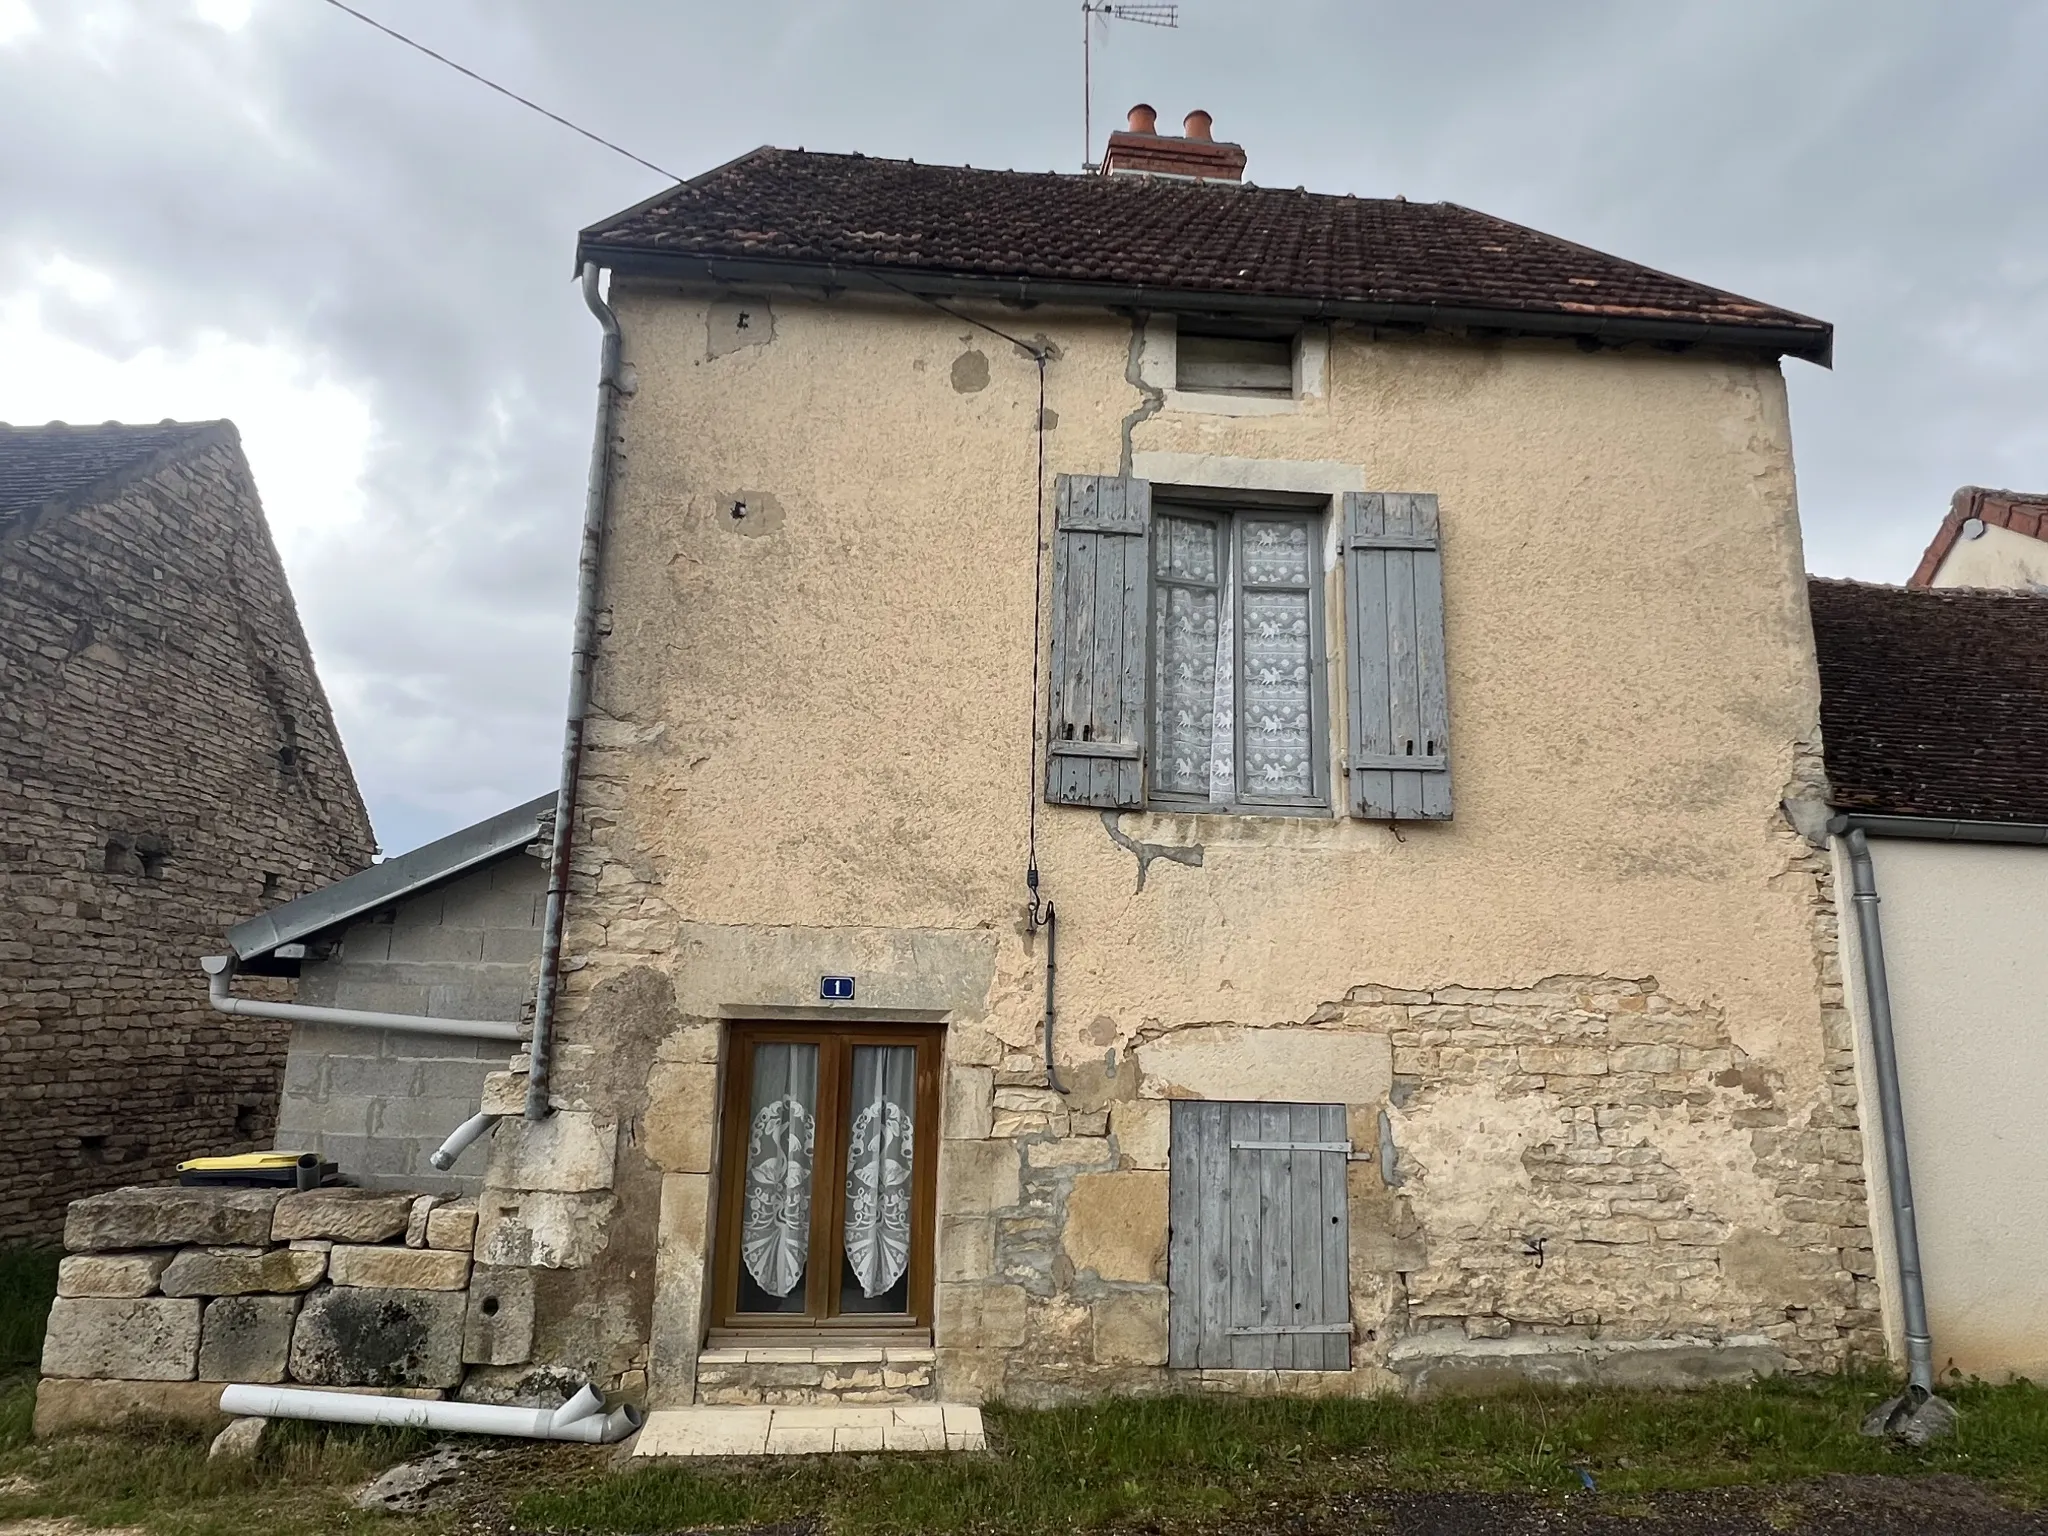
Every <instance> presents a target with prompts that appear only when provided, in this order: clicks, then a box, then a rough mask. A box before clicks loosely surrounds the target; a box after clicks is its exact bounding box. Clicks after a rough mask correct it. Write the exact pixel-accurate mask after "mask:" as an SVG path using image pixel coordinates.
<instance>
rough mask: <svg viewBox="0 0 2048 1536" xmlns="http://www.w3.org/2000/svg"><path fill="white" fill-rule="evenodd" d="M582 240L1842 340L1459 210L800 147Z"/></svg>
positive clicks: (914, 273)
mask: <svg viewBox="0 0 2048 1536" xmlns="http://www.w3.org/2000/svg"><path fill="white" fill-rule="evenodd" d="M578 251H579V257H578V259H579V260H583V259H591V260H597V261H600V262H603V263H605V264H606V265H610V266H613V267H616V268H618V269H620V270H623V271H636V270H637V271H646V272H650V273H654V272H661V271H675V270H678V269H689V270H704V269H705V268H706V266H707V263H708V264H709V268H710V270H713V271H729V272H730V274H731V275H733V276H735V277H745V276H747V275H748V270H747V269H748V268H751V269H752V270H753V271H754V272H755V273H757V274H758V273H759V272H760V271H761V270H762V269H763V268H766V267H774V268H801V269H810V270H813V271H818V272H820V273H821V275H822V272H823V269H831V271H832V272H833V273H835V274H841V275H850V274H852V273H856V272H866V273H878V274H883V275H885V276H887V277H891V278H894V279H896V280H898V281H903V282H906V283H907V284H910V285H912V286H915V287H917V289H918V291H920V292H929V291H932V289H931V287H930V286H929V285H930V284H931V283H932V282H934V281H935V280H936V281H938V283H939V286H940V287H942V288H943V287H946V286H947V285H948V284H950V285H952V286H953V288H954V289H956V290H957V291H962V292H968V291H974V290H975V287H976V285H979V286H980V287H981V288H983V289H989V288H991V287H993V289H994V290H995V291H999V292H1003V293H1005V294H1007V295H1009V296H1025V295H1028V294H1029V293H1030V292H1031V289H1032V285H1039V287H1040V289H1041V290H1042V288H1043V285H1046V284H1058V285H1065V286H1068V287H1080V288H1085V289H1087V290H1090V292H1091V293H1095V292H1096V291H1099V292H1100V301H1103V302H1115V301H1116V299H1117V298H1118V297H1122V298H1124V299H1125V300H1127V301H1136V300H1138V299H1144V300H1146V301H1148V302H1151V303H1153V304H1155V305H1159V306H1162V307H1169V308H1171V307H1180V308H1197V307H1203V306H1204V305H1206V306H1207V307H1213V308H1217V309H1221V310H1231V309H1243V308H1250V307H1284V308H1289V309H1291V310H1292V311H1294V312H1297V313H1299V312H1314V313H1325V314H1330V315H1339V314H1354V315H1357V316H1359V317H1360V318H1376V317H1380V316H1381V312H1384V318H1387V319H1389V320H1401V319H1414V320H1427V319H1429V318H1432V317H1435V318H1441V319H1445V320H1447V321H1453V322H1455V323H1461V324H1477V323H1481V319H1480V317H1483V316H1495V317H1509V318H1510V319H1511V318H1512V317H1516V316H1519V317H1523V318H1524V319H1526V320H1530V321H1534V320H1537V319H1538V318H1539V317H1540V318H1541V320H1542V323H1541V324H1534V325H1531V326H1530V327H1529V328H1531V329H1538V330H1543V331H1547V332H1551V333H1558V332H1563V333H1566V334H1579V333H1584V334H1606V335H1610V336H1616V337H1619V336H1625V335H1631V334H1642V335H1649V334H1655V335H1665V336H1669V337H1671V338H1672V339H1686V338H1688V337H1689V338H1690V339H1693V340H1700V339H1705V335H1706V333H1707V332H1710V331H1711V332H1717V333H1725V334H1726V335H1727V337H1728V339H1729V340H1731V341H1735V342H1740V343H1745V344H1751V345H1763V346H1768V347H1771V348H1772V349H1774V350H1779V351H1786V352H1791V353H1794V354H1796V355H1800V356H1807V357H1813V358H1816V359H1818V360H1822V361H1825V360H1826V358H1827V355H1828V350H1829V346H1830V343H1831V337H1832V331H1831V328H1830V327H1829V326H1828V325H1826V324H1825V323H1823V322H1821V321H1818V320H1813V319H1809V318H1808V317H1806V316H1804V315H1798V314H1793V313H1791V312H1790V311H1788V310H1782V309H1774V308H1772V307H1771V306H1769V305H1766V304H1759V303H1757V302H1755V301H1754V300H1751V299H1745V298H1741V297H1738V296H1737V295H1735V294H1732V293H1724V292H1722V291H1721V290H1720V289H1717V288H1709V287H1706V286H1704V285H1702V284H1699V283H1693V282H1688V281H1686V280H1685V279H1684V278H1679V277H1672V276H1670V275H1669V274H1667V273H1663V272H1657V271H1653V270H1652V269H1650V268H1648V267H1643V266H1638V265H1636V264H1635V263H1634V262H1629V261H1622V260H1620V259H1619V258H1617V257H1613V256H1606V255H1602V254H1601V253H1600V252H1598V251H1593V250H1588V249H1587V248H1586V247H1584V246H1581V245H1574V244H1572V243H1571V242H1569V241H1566V240H1559V239H1557V238H1555V237H1553V236H1550V235H1545V234H1539V233H1538V232H1537V231H1535V230H1532V229H1526V228H1524V227H1523V226H1521V225H1519V224H1510V223H1508V222H1507V221H1506V220H1503V219H1496V218H1492V217H1490V216H1489V215H1487V214H1483V213H1477V212H1475V211H1473V210H1472V209H1470V208H1463V207H1460V206H1458V205H1457V204H1455V203H1411V202H1407V201H1405V200H1403V199H1400V198H1392V199H1388V198H1363V197H1336V196H1330V195H1327V194H1321V193H1311V192H1304V191H1298V190H1297V191H1287V190H1282V189H1279V188H1273V187H1258V186H1251V185H1246V184H1241V183H1234V182H1226V181H1208V182H1192V181H1181V180H1177V179H1172V178H1159V177H1148V176H1081V175H1060V174H1055V173H1052V172H1042V173H1041V172H1023V171H985V170H974V169H971V168H968V167H964V166H935V165H918V164H915V163H913V162H910V161H903V160H878V159H871V158H868V157H866V156H863V155H831V154H815V153H807V152H806V151H803V150H786V149H759V150H755V151H754V152H753V153H752V154H749V155H744V156H742V157H741V158H740V159H738V160H735V161H733V162H731V163H730V164H728V165H723V166H720V167H719V168H718V169H716V170H713V171H707V172H706V173H705V174H703V175H702V176H698V177H696V178H694V179H693V180H690V181H687V182H684V183H682V184H681V185H679V186H677V187H674V188H672V189H671V190H669V191H668V192H666V193H663V194H662V195H660V196H658V197H655V198H652V199H650V200H649V201H648V202H645V203H643V204H641V205H640V206H639V207H637V208H632V209H628V210H627V211H626V212H624V213H621V214H618V215H616V216H614V217H612V218H610V219H606V220H604V221H602V222H601V223H598V224H595V225H593V226H592V227H591V228H589V229H587V230H585V231H584V232H583V236H582V240H581V242H580V245H579V247H578ZM741 264H745V266H744V267H742V266H741ZM913 278H914V279H916V280H917V281H916V282H915V283H911V280H912V279H913ZM1644 328H1648V329H1647V330H1645V329H1644Z"/></svg>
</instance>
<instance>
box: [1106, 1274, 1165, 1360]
mask: <svg viewBox="0 0 2048 1536" xmlns="http://www.w3.org/2000/svg"><path fill="white" fill-rule="evenodd" d="M1088 1313H1089V1324H1090V1352H1091V1354H1092V1355H1093V1357H1094V1360H1095V1363H1096V1364H1097V1365H1164V1364H1166V1292H1165V1290H1164V1289H1160V1290H1156V1291H1152V1290H1147V1291H1113V1292H1111V1293H1110V1294H1109V1295H1107V1296H1102V1297H1098V1298H1097V1299H1096V1300H1095V1301H1094V1302H1093V1303H1091V1304H1090V1305H1089V1308H1088Z"/></svg>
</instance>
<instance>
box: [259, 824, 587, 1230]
mask: <svg viewBox="0 0 2048 1536" xmlns="http://www.w3.org/2000/svg"><path fill="white" fill-rule="evenodd" d="M546 886H547V881H546V874H545V869H544V866H543V865H542V863H541V861H540V860H539V859H537V858H534V857H533V856H531V855H530V854H527V853H524V852H514V853H508V854H505V855H504V856H502V857H501V858H498V859H495V860H493V861H492V862H491V863H489V864H486V865H482V866H480V867H478V868H476V869H472V870H469V871H467V872H466V873H464V874H462V875H460V876H457V877H456V878H455V879H453V880H450V881H448V882H447V883H446V884H444V885H440V886H436V887H435V888H433V889H432V890H428V891H422V892H420V893H419V894H418V895H415V896H412V897H410V898H408V899H407V900H405V901H402V902H398V903H396V904H395V905H393V906H390V907H387V908H384V909H382V910H380V911H378V912H375V913H372V914H371V915H369V916H368V917H366V918H364V919H363V920H361V921H358V922H356V923H353V924H351V925H350V926H349V928H348V929H347V931H346V932H344V933H343V934H342V936H341V940H340V943H339V945H338V946H337V947H336V949H335V950H334V951H333V953H332V954H331V955H330V956H329V957H328V958H327V959H324V960H317V961H309V962H308V963H307V964H306V965H305V966H304V968H303V970H302V972H301V975H300V980H299V1000H300V1001H301V1002H305V1003H311V1004H315V1005H317V1006H321V1007H330V1008H365V1009H373V1010H376V1011H378V1012H383V1013H415V1014H425V1015H428V1016H430V1017H436V1018H450V1019H503V1020H507V1021H514V1020H517V1019H519V1018H520V1017H521V1014H522V1011H523V1010H525V1009H526V1008H528V1007H529V1006H530V1004H531V1002H532V991H533V968H534V965H535V963H536V962H537V961H538V960H539V958H540V922H541V908H542V905H543V903H544V901H545V899H546ZM512 1049H513V1048H512V1046H511V1045H510V1044H507V1043H502V1042H499V1041H494V1040H469V1039H464V1038H463V1037H461V1036H457V1035H448V1036H434V1035H419V1034H412V1033H409V1032H406V1033H401V1032H399V1031H396V1030H368V1029H352V1028H348V1027H345V1026H339V1025H328V1024H301V1025H299V1026H297V1027H296V1028H295V1029H294V1031H293V1034H292V1042H291V1054H290V1057H289V1059H288V1061H287V1062H286V1066H285V1077H284V1099H283V1105H282V1108H281V1110H280V1113H279V1117H278V1127H277V1145H278V1146H280V1147H292V1148H296V1149H299V1150H305V1151H315V1152H318V1153H319V1154H320V1155H321V1156H322V1157H325V1158H329V1159H331V1160H332V1161H334V1162H335V1163H337V1164H338V1165H339V1166H340V1168H341V1172H342V1174H343V1176H345V1177H346V1178H348V1179H350V1180H352V1181H353V1182H355V1183H358V1184H362V1185H364V1186H366V1187H370V1188H398V1187H402V1188H406V1189H418V1190H424V1191H431V1192H437V1193H457V1192H459V1193H467V1194H473V1193H475V1192H476V1191H478V1190H479V1189H480V1188H481V1187H482V1184H483V1173H484V1168H485V1165H486V1163H487V1162H488V1160H489V1156H490V1141H489V1139H488V1138H486V1139H484V1140H482V1141H479V1142H477V1143H476V1144H475V1145H474V1146H472V1147H471V1148H470V1150H469V1151H467V1152H466V1153H464V1154H463V1156H462V1158H461V1160H460V1161H459V1162H458V1163H457V1164H456V1165H455V1167H454V1168H453V1169H451V1170H450V1171H449V1172H447V1173H442V1172H441V1171H440V1170H438V1169H436V1168H435V1167H434V1166H433V1164H431V1163H430V1162H428V1160H427V1159H428V1156H429V1154H431V1153H432V1152H433V1150H434V1149H435V1148H436V1147H438V1146H439V1145H440V1144H441V1142H442V1141H443V1140H444V1139H446V1137H447V1135H448V1133H449V1132H450V1131H452V1130H454V1129H455V1127H456V1126H458V1125H460V1124H461V1123H462V1122H463V1121H464V1120H466V1119H468V1118H469V1117H470V1116H471V1115H473V1114H475V1113H476V1111H477V1105H478V1103H479V1102H480V1100H481V1098H482V1096H483V1090H484V1078H485V1076H486V1074H488V1073H490V1072H492V1071H494V1070H497V1069H500V1068H502V1067H503V1066H504V1065H505V1062H506V1058H507V1057H509V1056H510V1055H511V1054H512Z"/></svg>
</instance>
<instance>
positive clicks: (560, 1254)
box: [476, 1174, 704, 1269]
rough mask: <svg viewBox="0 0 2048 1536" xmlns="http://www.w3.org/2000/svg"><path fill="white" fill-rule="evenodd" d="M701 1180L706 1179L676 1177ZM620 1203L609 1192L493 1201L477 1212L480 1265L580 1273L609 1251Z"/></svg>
mask: <svg viewBox="0 0 2048 1536" xmlns="http://www.w3.org/2000/svg"><path fill="white" fill-rule="evenodd" d="M670 1177H672V1178H697V1179H702V1178H703V1177H704V1175H703V1174H672V1175H670ZM617 1204H618V1200H617V1198H616V1197H615V1196H613V1195H612V1194H610V1193H609V1192H601V1193H592V1194H584V1195H575V1194H559V1193H555V1192H553V1191H548V1190H533V1191H529V1192H527V1193H525V1194H519V1195H513V1196H510V1197H497V1196H493V1197H492V1198H490V1199H489V1200H487V1201H485V1202H483V1203H482V1204H481V1205H479V1207H478V1214H477V1230H476V1258H477V1262H478V1263H480V1264H508V1265H510V1264H529V1265H535V1266H538V1267H539V1268H541V1269H581V1268H582V1267H583V1266H584V1265H586V1264H588V1263H590V1261H591V1260H592V1259H595V1258H596V1257H597V1256H598V1254H599V1253H600V1252H602V1251H603V1249H604V1241H605V1224H606V1222H608V1221H609V1220H610V1218H611V1214H612V1210H613V1208H614V1207H615V1206H616V1205H617Z"/></svg>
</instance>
